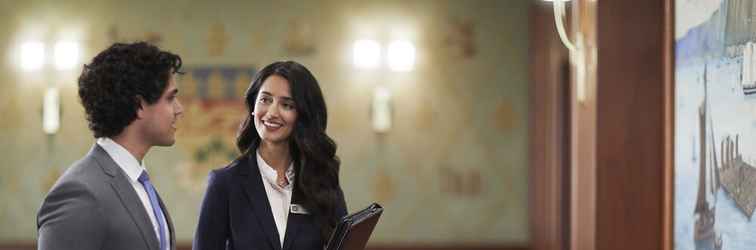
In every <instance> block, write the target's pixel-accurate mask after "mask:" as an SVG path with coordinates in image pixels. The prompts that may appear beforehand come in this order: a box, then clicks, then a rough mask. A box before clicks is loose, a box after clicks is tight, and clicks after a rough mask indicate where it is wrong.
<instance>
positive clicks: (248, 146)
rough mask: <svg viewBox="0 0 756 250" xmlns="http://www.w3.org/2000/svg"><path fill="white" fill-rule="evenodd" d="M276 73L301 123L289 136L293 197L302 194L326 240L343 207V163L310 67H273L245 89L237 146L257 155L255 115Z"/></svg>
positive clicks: (245, 154)
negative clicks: (263, 90) (284, 82)
mask: <svg viewBox="0 0 756 250" xmlns="http://www.w3.org/2000/svg"><path fill="white" fill-rule="evenodd" d="M271 75H278V76H281V77H283V78H285V79H286V80H288V82H289V89H290V90H291V95H292V98H294V106H295V107H296V110H297V121H296V124H295V126H294V130H293V132H292V134H291V136H290V137H289V147H290V149H289V151H290V152H291V156H292V159H293V160H294V171H295V173H296V181H295V182H294V193H295V194H296V193H297V192H299V193H300V194H301V195H302V197H301V199H302V200H300V201H298V202H301V203H303V205H304V206H305V207H306V208H307V209H308V210H310V212H311V214H312V215H313V216H314V217H315V221H316V223H317V224H318V226H319V227H320V233H321V238H322V239H323V242H326V241H328V237H329V236H330V234H331V231H332V230H333V227H334V226H335V225H336V223H337V221H338V219H339V218H337V215H336V214H335V210H336V204H339V203H340V202H341V201H340V200H339V199H340V197H341V195H340V192H341V188H340V186H339V165H340V164H341V162H340V161H339V158H338V157H337V156H336V143H335V142H334V141H333V139H331V137H329V136H328V135H327V134H326V132H325V131H326V125H327V120H328V111H327V110H326V104H325V100H324V99H323V93H322V92H321V90H320V86H319V85H318V81H317V80H316V79H315V77H314V76H313V75H312V73H310V71H309V70H307V68H305V67H304V66H302V65H301V64H299V63H296V62H292V61H286V62H275V63H272V64H270V65H268V66H266V67H265V68H263V69H262V70H260V72H258V73H257V75H256V76H255V79H254V80H253V81H252V84H251V85H250V86H249V89H247V93H246V97H245V99H246V100H245V103H246V105H247V110H248V111H249V112H247V117H246V119H245V120H244V121H243V122H242V124H241V126H240V128H239V133H238V135H237V138H236V146H237V147H238V148H239V151H241V153H242V157H249V156H250V155H253V154H254V153H255V151H256V149H257V147H259V146H260V136H259V135H258V134H257V130H255V124H254V117H253V116H254V115H253V114H252V111H253V110H254V109H255V101H256V100H257V94H258V92H259V91H260V88H261V87H262V84H263V82H264V81H265V79H267V78H268V77H270V76H271Z"/></svg>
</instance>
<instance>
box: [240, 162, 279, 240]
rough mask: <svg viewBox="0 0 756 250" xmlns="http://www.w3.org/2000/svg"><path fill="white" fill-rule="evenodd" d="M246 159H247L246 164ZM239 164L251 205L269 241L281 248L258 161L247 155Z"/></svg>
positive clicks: (243, 184)
mask: <svg viewBox="0 0 756 250" xmlns="http://www.w3.org/2000/svg"><path fill="white" fill-rule="evenodd" d="M244 161H246V164H245V162H244ZM239 164H240V168H239V175H240V177H241V179H242V182H241V185H242V186H243V189H244V191H245V193H246V194H247V197H248V198H249V202H250V207H252V210H253V211H254V213H255V216H257V221H258V222H260V227H261V228H262V231H263V233H265V235H266V236H267V238H268V243H270V245H271V247H272V248H273V249H274V250H281V241H280V240H279V238H278V237H279V235H278V230H276V228H277V227H276V222H275V221H274V220H273V212H271V210H270V203H269V201H268V195H267V193H266V192H265V187H264V186H263V183H262V176H261V175H260V170H259V169H258V167H257V161H256V159H255V158H254V157H252V156H246V157H243V158H242V162H240V163H239Z"/></svg>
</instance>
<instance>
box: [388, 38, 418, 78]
mask: <svg viewBox="0 0 756 250" xmlns="http://www.w3.org/2000/svg"><path fill="white" fill-rule="evenodd" d="M388 66H389V68H390V69H391V70H393V71H410V70H412V69H413V68H414V66H415V45H413V44H412V43H410V42H408V41H393V42H391V44H389V46H388Z"/></svg>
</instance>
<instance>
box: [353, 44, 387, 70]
mask: <svg viewBox="0 0 756 250" xmlns="http://www.w3.org/2000/svg"><path fill="white" fill-rule="evenodd" d="M352 52H353V53H354V57H353V59H354V61H353V62H354V66H355V67H357V68H361V69H374V68H377V67H378V65H379V64H380V59H381V45H380V44H378V42H376V41H375V40H357V41H355V42H354V49H353V51H352Z"/></svg>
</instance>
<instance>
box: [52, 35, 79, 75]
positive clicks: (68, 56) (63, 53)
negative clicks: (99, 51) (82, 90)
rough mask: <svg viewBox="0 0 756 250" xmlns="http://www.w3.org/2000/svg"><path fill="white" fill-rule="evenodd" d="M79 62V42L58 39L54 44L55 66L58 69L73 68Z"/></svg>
mask: <svg viewBox="0 0 756 250" xmlns="http://www.w3.org/2000/svg"><path fill="white" fill-rule="evenodd" d="M78 63H79V44H78V43H76V42H69V41H60V42H57V43H56V44H55V68H57V69H58V70H68V69H73V68H74V67H76V66H77V64H78Z"/></svg>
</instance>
